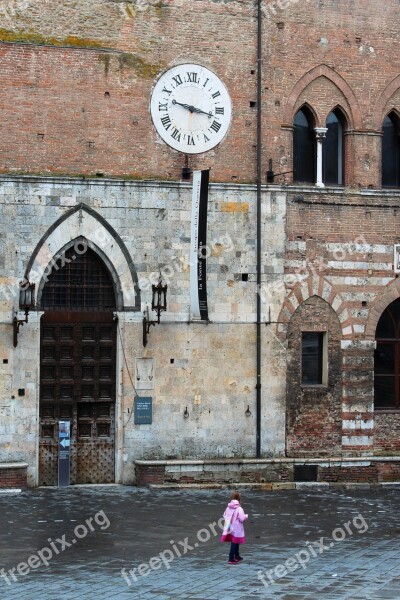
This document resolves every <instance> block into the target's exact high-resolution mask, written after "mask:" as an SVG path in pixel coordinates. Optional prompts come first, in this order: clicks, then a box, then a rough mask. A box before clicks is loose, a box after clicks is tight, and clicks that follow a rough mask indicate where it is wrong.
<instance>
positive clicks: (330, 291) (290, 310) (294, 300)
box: [278, 277, 354, 339]
mask: <svg viewBox="0 0 400 600" xmlns="http://www.w3.org/2000/svg"><path fill="white" fill-rule="evenodd" d="M312 296H317V297H319V298H321V299H322V300H324V301H325V302H327V304H329V305H330V306H331V307H332V308H333V310H334V311H335V312H336V315H337V317H338V319H339V322H340V325H341V328H342V336H343V338H344V339H347V338H349V337H350V338H351V337H352V336H353V335H354V329H353V326H352V321H351V316H350V314H349V311H348V310H347V308H346V305H345V302H344V301H343V299H342V297H341V295H340V293H339V292H337V291H336V290H335V289H334V287H333V286H332V284H331V283H329V281H327V280H326V279H325V278H324V277H319V278H316V277H308V278H307V279H305V280H303V281H301V282H299V283H297V284H296V285H295V286H293V288H292V290H291V291H290V293H289V294H288V295H287V296H286V298H285V301H284V303H283V306H282V309H281V311H280V314H279V317H278V323H279V329H278V332H279V333H280V337H281V338H286V333H287V327H288V325H289V322H290V320H291V318H292V316H293V315H294V313H295V312H296V310H297V309H298V307H299V306H300V305H301V304H302V303H303V302H305V301H306V300H308V299H309V298H311V297H312Z"/></svg>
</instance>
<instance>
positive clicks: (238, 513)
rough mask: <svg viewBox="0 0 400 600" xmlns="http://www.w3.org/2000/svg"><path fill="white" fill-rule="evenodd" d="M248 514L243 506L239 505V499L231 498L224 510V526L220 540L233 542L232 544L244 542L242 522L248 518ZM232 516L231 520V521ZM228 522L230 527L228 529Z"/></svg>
mask: <svg viewBox="0 0 400 600" xmlns="http://www.w3.org/2000/svg"><path fill="white" fill-rule="evenodd" d="M248 517H249V515H245V514H244V511H243V508H242V507H241V506H240V503H239V500H231V501H230V502H229V504H228V506H227V507H226V510H225V512H224V519H225V526H224V530H223V532H222V536H221V542H233V543H234V544H244V543H245V541H246V538H245V535H244V526H243V523H244V522H245V520H246V519H248ZM232 518H233V521H232ZM229 523H231V529H230V531H228V526H229Z"/></svg>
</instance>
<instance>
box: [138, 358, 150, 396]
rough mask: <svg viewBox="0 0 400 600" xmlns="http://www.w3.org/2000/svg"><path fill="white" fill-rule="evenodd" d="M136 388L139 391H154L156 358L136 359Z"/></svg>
mask: <svg viewBox="0 0 400 600" xmlns="http://www.w3.org/2000/svg"><path fill="white" fill-rule="evenodd" d="M135 387H136V389H137V390H152V389H154V358H136V359H135Z"/></svg>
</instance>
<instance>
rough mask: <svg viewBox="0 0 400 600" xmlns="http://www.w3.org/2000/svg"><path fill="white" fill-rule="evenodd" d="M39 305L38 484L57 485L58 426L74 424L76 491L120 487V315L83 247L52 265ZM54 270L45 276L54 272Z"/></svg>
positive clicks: (99, 265) (107, 282) (103, 275)
mask: <svg viewBox="0 0 400 600" xmlns="http://www.w3.org/2000/svg"><path fill="white" fill-rule="evenodd" d="M51 264H52V271H51V273H50V274H49V275H48V276H47V277H46V282H45V285H44V287H43V289H42V294H41V299H40V309H41V310H43V311H44V314H43V316H42V319H41V336H40V340H41V341H40V442H39V484H40V485H57V478H58V477H57V473H58V432H59V421H60V420H61V421H62V420H69V421H71V447H70V483H71V484H75V483H112V482H114V480H115V475H114V469H115V457H114V455H115V394H116V380H115V377H116V323H115V321H114V318H113V311H115V310H116V300H115V291H114V285H113V281H112V278H111V276H110V273H109V271H108V269H107V268H106V266H105V264H104V263H103V261H102V260H101V259H100V258H99V256H98V255H97V254H96V253H95V252H94V251H93V250H91V249H90V248H89V247H88V246H87V244H86V243H85V240H81V241H79V242H76V243H75V245H74V246H72V247H70V248H69V249H67V250H65V251H64V252H62V254H60V255H59V257H58V258H57V260H55V261H53V262H52V263H51ZM48 270H49V269H47V271H48Z"/></svg>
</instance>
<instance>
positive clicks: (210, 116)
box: [150, 64, 232, 154]
mask: <svg viewBox="0 0 400 600" xmlns="http://www.w3.org/2000/svg"><path fill="white" fill-rule="evenodd" d="M150 110H151V116H152V119H153V123H154V126H155V128H156V130H157V132H158V134H159V135H160V137H161V138H162V139H163V140H164V142H166V143H167V144H168V145H169V146H171V147H172V148H175V150H179V151H180V152H184V153H185V154H198V153H200V152H206V151H207V150H210V149H211V148H214V146H216V145H217V144H219V143H220V142H221V140H222V139H223V138H224V137H225V135H226V133H227V131H228V128H229V124H230V121H231V114H232V103H231V99H230V97H229V94H228V90H227V89H226V87H225V85H224V84H223V83H222V81H221V80H220V79H219V78H218V77H217V76H216V75H215V74H214V73H213V72H212V71H210V70H209V69H206V68H205V67H202V66H200V65H193V64H184V65H178V66H177V67H173V68H172V69H170V70H169V71H166V72H165V73H163V74H162V75H161V77H160V78H159V80H158V81H157V83H156V85H155V87H154V90H153V93H152V97H151V103H150Z"/></svg>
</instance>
